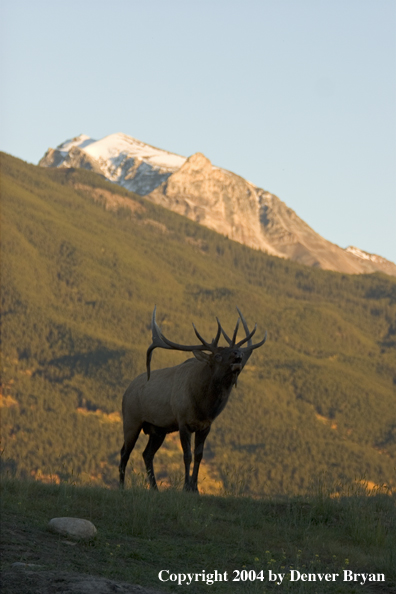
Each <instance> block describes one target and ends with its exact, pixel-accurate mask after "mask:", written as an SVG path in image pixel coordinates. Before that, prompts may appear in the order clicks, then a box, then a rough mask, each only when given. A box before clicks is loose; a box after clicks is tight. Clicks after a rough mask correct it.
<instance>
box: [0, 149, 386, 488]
mask: <svg viewBox="0 0 396 594" xmlns="http://www.w3.org/2000/svg"><path fill="white" fill-rule="evenodd" d="M101 193H102V194H103V196H104V195H109V194H110V193H111V194H112V195H113V196H118V197H121V198H123V199H124V202H125V201H126V204H129V202H128V201H130V204H131V205H132V210H131V209H130V208H128V207H127V206H125V204H124V206H122V207H119V208H118V209H117V210H115V211H109V210H106V208H105V207H104V203H103V200H101V199H100V195H101ZM98 196H99V199H98ZM1 198H2V275H1V282H2V351H3V399H2V406H3V408H2V434H3V447H4V452H3V455H2V465H3V469H4V470H5V471H8V472H9V473H11V474H16V476H20V477H27V476H36V478H38V477H39V476H40V475H41V476H42V477H44V478H45V476H48V475H56V477H55V478H56V479H57V480H62V479H70V477H71V476H72V477H74V479H75V480H81V481H88V480H90V481H93V480H96V481H98V482H99V483H105V484H109V485H115V484H116V480H117V466H118V462H119V450H120V448H121V445H122V431H121V424H120V422H119V415H118V413H119V411H120V408H121V398H122V394H123V391H124V390H125V388H126V387H127V385H128V383H129V381H130V380H131V379H133V377H135V376H136V375H137V374H138V373H141V372H142V371H144V369H145V352H146V349H147V347H148V345H149V344H150V342H151V334H150V318H151V312H152V309H153V306H154V304H155V303H156V304H157V312H158V322H159V324H160V326H161V328H162V329H163V331H164V333H165V334H166V335H167V336H168V337H169V338H171V339H173V340H175V341H177V342H185V343H191V340H192V339H193V336H194V334H193V330H192V327H191V322H192V321H194V323H195V324H196V326H197V328H198V329H199V331H200V332H201V334H203V336H205V337H208V338H212V336H213V334H214V332H215V330H216V321H215V316H219V318H220V320H221V323H222V325H223V327H224V328H225V329H228V330H229V331H230V332H231V331H232V329H233V327H234V325H235V321H236V317H237V313H236V309H235V307H236V305H238V306H239V307H240V308H241V310H242V312H243V314H244V316H245V317H246V319H247V321H248V323H249V325H251V326H253V325H254V322H258V326H259V330H258V336H259V337H261V336H262V335H263V333H264V330H265V329H267V330H268V340H267V343H266V345H265V346H264V347H262V348H261V349H259V350H258V351H255V353H254V355H253V356H252V357H251V359H250V361H249V365H248V366H247V367H246V368H245V370H244V372H243V374H242V375H241V377H240V379H239V382H238V388H237V389H236V390H235V391H234V392H233V394H232V395H231V399H230V402H229V404H228V406H227V408H226V409H225V411H224V412H223V413H222V415H221V416H220V417H219V418H218V419H217V420H216V421H215V423H214V425H213V427H212V432H211V434H210V436H209V437H208V440H207V446H206V449H205V464H204V466H203V468H202V477H201V487H202V490H204V491H205V487H206V486H207V490H208V491H210V490H212V491H215V490H216V489H223V490H224V491H225V492H232V493H234V494H235V493H238V492H246V493H250V494H262V495H264V494H300V493H304V492H306V491H307V490H309V488H310V486H311V485H312V483H315V482H318V481H325V482H327V481H328V482H329V484H332V485H334V489H336V488H337V485H338V484H339V485H343V486H344V487H348V485H350V484H352V483H353V482H354V481H355V480H356V479H359V480H361V479H365V480H367V481H371V482H372V483H374V484H376V485H382V484H384V483H386V484H388V485H389V486H391V487H392V488H396V481H395V465H396V356H395V350H396V349H395V346H396V278H392V277H387V276H386V275H380V274H375V275H365V276H348V275H342V274H339V273H334V272H327V271H323V270H316V269H312V268H307V267H304V266H301V265H298V264H295V263H292V262H290V261H286V260H281V259H278V258H274V257H270V256H267V255H265V254H263V253H261V252H256V251H254V250H251V249H249V248H246V247H245V246H242V245H239V244H237V243H234V242H232V241H230V240H228V239H227V238H224V237H222V236H220V235H217V234H216V233H214V232H212V231H210V230H208V229H206V228H204V227H201V226H199V225H198V224H195V223H194V222H192V221H189V220H187V219H185V218H183V217H180V216H178V215H176V214H174V213H172V212H170V211H167V210H165V209H162V208H161V207H159V206H156V205H153V204H151V203H150V202H148V201H146V200H145V199H143V198H141V197H139V196H137V195H134V194H132V193H130V192H127V191H126V190H124V189H122V188H120V187H118V186H115V185H112V184H110V183H108V182H106V181H104V180H103V179H102V178H101V177H100V176H97V175H96V174H92V173H91V172H87V171H83V170H57V169H41V168H38V167H35V166H33V165H28V164H26V163H24V162H22V161H19V160H18V159H15V158H13V157H11V156H8V155H4V154H3V155H2V156H1ZM94 198H96V201H95V200H94ZM183 358H185V357H184V356H183V355H182V354H180V353H172V352H166V351H160V350H157V351H155V353H154V356H153V362H152V368H156V367H162V366H165V365H172V364H175V363H178V362H180V361H182V360H183ZM172 437H173V436H170V437H168V438H167V441H166V442H165V444H164V446H163V448H161V450H160V451H159V453H158V455H157V457H156V468H157V471H158V472H157V474H158V478H159V479H160V480H161V479H162V480H163V481H165V482H168V483H169V482H170V483H175V482H176V483H177V482H178V480H179V478H180V477H181V476H182V457H181V455H180V451H179V447H178V444H177V439H176V438H172ZM145 439H146V438H145V437H143V436H142V437H141V438H140V440H139V447H138V448H137V449H136V451H135V452H134V454H133V459H132V461H133V465H134V467H135V471H137V472H141V471H142V468H143V467H142V464H141V460H140V459H141V456H140V455H139V453H138V452H141V451H142V447H143V442H144V441H145ZM131 470H132V466H130V467H128V469H127V478H129V480H130V478H131V475H132V472H131ZM205 476H206V479H205ZM369 484H371V483H369Z"/></svg>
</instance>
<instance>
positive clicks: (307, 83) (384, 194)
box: [0, 0, 396, 262]
mask: <svg viewBox="0 0 396 594" xmlns="http://www.w3.org/2000/svg"><path fill="white" fill-rule="evenodd" d="M0 22H1V24H0V53H1V58H0V59H1V61H0V69H1V80H2V85H1V86H2V91H1V110H0V117H1V121H0V124H1V133H0V149H1V150H3V151H6V152H8V153H11V154H12V155H15V156H17V157H20V158H22V159H24V160H26V161H29V162H31V163H37V162H38V160H39V159H40V158H41V157H42V155H43V154H44V152H45V151H46V150H47V148H48V147H55V146H56V145H58V144H60V143H61V142H63V141H64V140H66V139H68V138H71V137H73V136H76V135H77V134H80V133H85V134H88V135H90V136H92V137H93V138H97V139H99V138H102V137H103V136H106V135H108V134H112V133H114V132H123V133H125V134H128V135H130V136H133V137H135V138H138V139H139V140H142V141H143V142H147V143H149V144H152V145H154V146H157V147H159V148H163V149H166V150H169V151H172V152H175V153H178V154H180V155H183V156H189V155H191V154H193V153H195V152H197V151H200V152H202V153H204V154H205V155H206V156H207V157H208V158H209V159H210V160H211V161H212V162H213V163H214V164H215V165H218V166H220V167H224V168H226V169H229V170H231V171H234V172H235V173H238V174H239V175H242V176H243V177H245V178H246V179H248V180H249V181H251V182H253V183H255V184H256V185H258V186H259V187H262V188H264V189H266V190H268V191H270V192H272V193H274V194H276V195H277V196H279V198H280V199H281V200H283V201H284V202H286V204H287V205H288V206H290V207H291V208H292V209H293V210H295V211H296V212H297V214H298V215H299V216H300V217H301V218H303V219H304V220H305V221H306V222H307V223H308V224H309V225H311V227H313V228H314V229H315V230H316V231H317V232H318V233H320V234H321V235H322V236H323V237H325V238H326V239H328V240H330V241H332V242H334V243H337V244H338V245H340V246H342V247H347V246H348V245H350V244H351V245H356V246H357V247H359V248H361V249H363V250H366V251H369V252H373V253H377V254H380V255H382V256H384V257H386V258H388V259H390V260H393V261H394V262H395V261H396V233H395V228H396V107H395V106H396V75H395V74H396V33H395V31H396V3H395V2H394V0H342V1H339V0H331V1H329V0H298V1H296V0H244V1H243V2H242V1H233V0H227V1H226V0H211V1H206V0H200V2H192V1H191V2H190V1H188V0H187V1H186V0H177V1H175V0H167V1H166V2H164V1H163V0H151V1H150V2H142V1H139V2H135V1H134V0H129V1H128V0H118V1H113V2H107V1H106V2H105V1H102V0H95V1H91V0H78V1H75V0H69V1H68V2H60V1H57V0H35V1H34V2H32V1H31V0H2V2H1V4H0Z"/></svg>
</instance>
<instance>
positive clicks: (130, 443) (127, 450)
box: [118, 427, 141, 489]
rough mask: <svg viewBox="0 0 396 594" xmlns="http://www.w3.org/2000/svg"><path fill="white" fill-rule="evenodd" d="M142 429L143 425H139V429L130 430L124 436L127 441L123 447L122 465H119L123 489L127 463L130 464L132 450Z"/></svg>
mask: <svg viewBox="0 0 396 594" xmlns="http://www.w3.org/2000/svg"><path fill="white" fill-rule="evenodd" d="M140 429H141V427H139V428H138V429H135V430H134V431H129V432H128V433H126V434H125V436H124V437H125V441H124V444H123V446H122V448H121V460H120V465H119V467H118V470H119V472H120V487H121V489H122V488H123V487H124V481H125V468H126V465H127V464H128V460H129V456H130V455H131V452H132V450H133V448H134V447H135V443H136V442H137V438H138V437H139V434H140Z"/></svg>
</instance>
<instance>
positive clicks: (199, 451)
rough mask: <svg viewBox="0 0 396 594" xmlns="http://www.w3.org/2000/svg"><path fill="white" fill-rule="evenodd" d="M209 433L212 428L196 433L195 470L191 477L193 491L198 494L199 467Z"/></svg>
mask: <svg viewBox="0 0 396 594" xmlns="http://www.w3.org/2000/svg"><path fill="white" fill-rule="evenodd" d="M209 431H210V427H208V428H207V429H203V430H202V431H196V433H195V448H194V468H193V473H192V477H191V491H196V492H198V472H199V465H200V464H201V460H202V456H203V450H204V445H205V439H206V438H207V437H208V435H209Z"/></svg>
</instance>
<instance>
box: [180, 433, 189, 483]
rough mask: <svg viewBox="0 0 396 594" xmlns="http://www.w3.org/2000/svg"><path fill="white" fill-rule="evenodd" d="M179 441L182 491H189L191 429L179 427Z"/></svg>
mask: <svg viewBox="0 0 396 594" xmlns="http://www.w3.org/2000/svg"><path fill="white" fill-rule="evenodd" d="M179 433H180V443H181V446H182V448H183V457H184V471H185V473H184V487H183V489H184V491H191V487H190V465H191V460H192V455H191V431H189V430H188V429H187V427H180V429H179Z"/></svg>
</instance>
